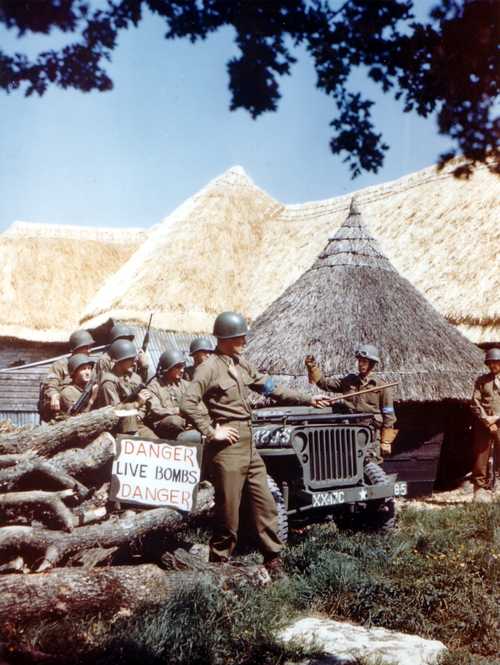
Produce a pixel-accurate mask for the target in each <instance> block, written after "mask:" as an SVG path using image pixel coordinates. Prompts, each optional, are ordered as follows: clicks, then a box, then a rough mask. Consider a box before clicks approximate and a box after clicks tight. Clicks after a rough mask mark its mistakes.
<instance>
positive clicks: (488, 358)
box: [484, 347, 500, 365]
mask: <svg viewBox="0 0 500 665" xmlns="http://www.w3.org/2000/svg"><path fill="white" fill-rule="evenodd" d="M493 360H499V361H500V349H499V348H496V347H494V348H492V349H488V350H487V351H486V355H485V356H484V362H485V363H486V365H487V364H488V363H490V362H492V361H493Z"/></svg>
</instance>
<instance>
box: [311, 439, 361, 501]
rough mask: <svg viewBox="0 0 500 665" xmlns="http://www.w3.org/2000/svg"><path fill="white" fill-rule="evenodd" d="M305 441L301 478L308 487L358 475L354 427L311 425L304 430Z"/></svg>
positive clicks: (348, 480)
mask: <svg viewBox="0 0 500 665" xmlns="http://www.w3.org/2000/svg"><path fill="white" fill-rule="evenodd" d="M303 431H304V434H306V435H307V444H306V447H305V450H304V453H303V456H302V460H303V461H302V466H303V469H304V481H305V484H306V486H309V487H310V489H320V488H323V487H328V486H329V485H331V483H332V481H340V484H347V483H352V482H353V481H354V482H355V481H357V480H358V479H359V477H360V473H361V472H362V469H360V468H359V465H358V459H359V458H358V456H357V446H356V437H357V435H358V433H359V430H358V428H354V427H346V428H343V427H335V428H331V427H325V428H323V427H315V428H311V429H309V428H308V429H304V430H303Z"/></svg>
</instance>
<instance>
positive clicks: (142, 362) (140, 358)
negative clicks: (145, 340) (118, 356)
mask: <svg viewBox="0 0 500 665" xmlns="http://www.w3.org/2000/svg"><path fill="white" fill-rule="evenodd" d="M137 364H138V366H139V367H149V360H148V357H147V355H146V354H145V353H144V351H143V350H142V349H139V353H138V354H137Z"/></svg>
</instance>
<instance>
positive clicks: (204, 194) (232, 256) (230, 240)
mask: <svg viewBox="0 0 500 665" xmlns="http://www.w3.org/2000/svg"><path fill="white" fill-rule="evenodd" d="M281 207H282V206H279V204H277V203H276V202H275V201H274V200H273V199H272V198H271V197H269V196H268V195H267V194H266V193H265V192H263V191H262V190H260V189H259V188H258V187H256V186H255V185H254V184H253V183H252V182H251V180H250V179H249V178H248V177H247V176H246V174H245V173H244V171H243V169H241V168H240V167H235V168H232V169H230V170H229V171H227V172H226V173H224V174H223V175H222V176H220V177H219V178H216V179H215V180H213V181H212V182H210V183H209V184H208V185H207V186H206V187H204V188H203V189H202V190H201V191H199V192H198V193H197V194H195V195H194V196H193V197H191V198H190V199H188V200H187V201H186V202H185V203H183V204H182V205H181V206H179V208H177V209H176V210H175V211H174V212H173V213H172V214H171V215H170V216H168V217H167V218H166V219H165V220H164V221H163V222H162V223H161V224H159V225H158V226H157V227H155V228H153V229H152V231H151V234H150V236H149V238H148V240H147V241H146V242H145V243H144V244H143V245H142V246H141V247H140V249H139V250H138V251H137V252H136V253H135V254H134V256H133V257H132V258H131V259H130V260H129V261H128V262H127V263H126V264H125V265H124V266H123V267H122V268H121V269H120V270H119V271H118V272H117V273H116V275H114V276H113V277H112V278H111V279H110V280H109V281H108V282H107V283H106V284H105V286H104V287H103V288H102V289H101V290H100V291H99V293H97V295H96V296H95V298H94V299H93V300H92V301H91V302H90V304H89V305H88V307H87V308H86V310H85V312H84V314H83V317H82V320H81V323H82V325H85V326H86V327H94V326H99V325H101V324H102V323H103V322H104V321H106V320H107V319H109V318H113V319H119V320H121V321H127V322H130V323H138V324H145V323H147V321H148V318H149V314H150V312H154V313H155V316H154V326H155V327H156V328H160V329H164V330H174V331H178V332H185V333H197V332H204V331H209V330H211V328H212V323H213V320H214V317H215V316H216V315H217V313H218V312H220V311H221V310H225V309H236V310H239V311H244V312H245V313H246V314H247V315H249V316H252V313H253V310H252V307H251V305H250V304H251V301H252V297H251V294H250V293H249V291H248V284H249V282H250V279H251V277H252V275H253V273H254V270H255V266H256V261H255V259H254V257H255V256H260V254H261V253H262V251H261V248H262V237H263V227H264V226H265V222H266V220H267V219H268V218H269V217H270V216H272V214H273V212H275V211H276V210H278V209H280V208H281Z"/></svg>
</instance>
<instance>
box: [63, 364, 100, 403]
mask: <svg viewBox="0 0 500 665" xmlns="http://www.w3.org/2000/svg"><path fill="white" fill-rule="evenodd" d="M95 362H96V360H95V358H91V357H90V356H88V355H86V354H85V353H77V354H75V355H74V356H71V358H70V359H69V360H68V371H69V374H70V377H71V383H69V384H68V385H66V386H64V388H63V389H62V391H61V411H62V413H64V414H66V415H71V413H70V412H71V409H72V408H73V406H74V405H75V404H76V403H77V402H78V400H79V399H80V397H81V396H82V394H83V391H84V390H85V388H86V387H87V386H88V384H89V382H90V381H91V379H92V373H93V370H94V364H95ZM97 388H98V385H97V383H96V384H94V386H93V387H92V392H91V393H90V397H89V399H88V401H87V403H86V404H85V405H84V406H83V407H82V408H81V409H80V410H79V413H86V412H87V411H90V410H91V409H92V406H93V404H94V401H95V398H96V396H97Z"/></svg>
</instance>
